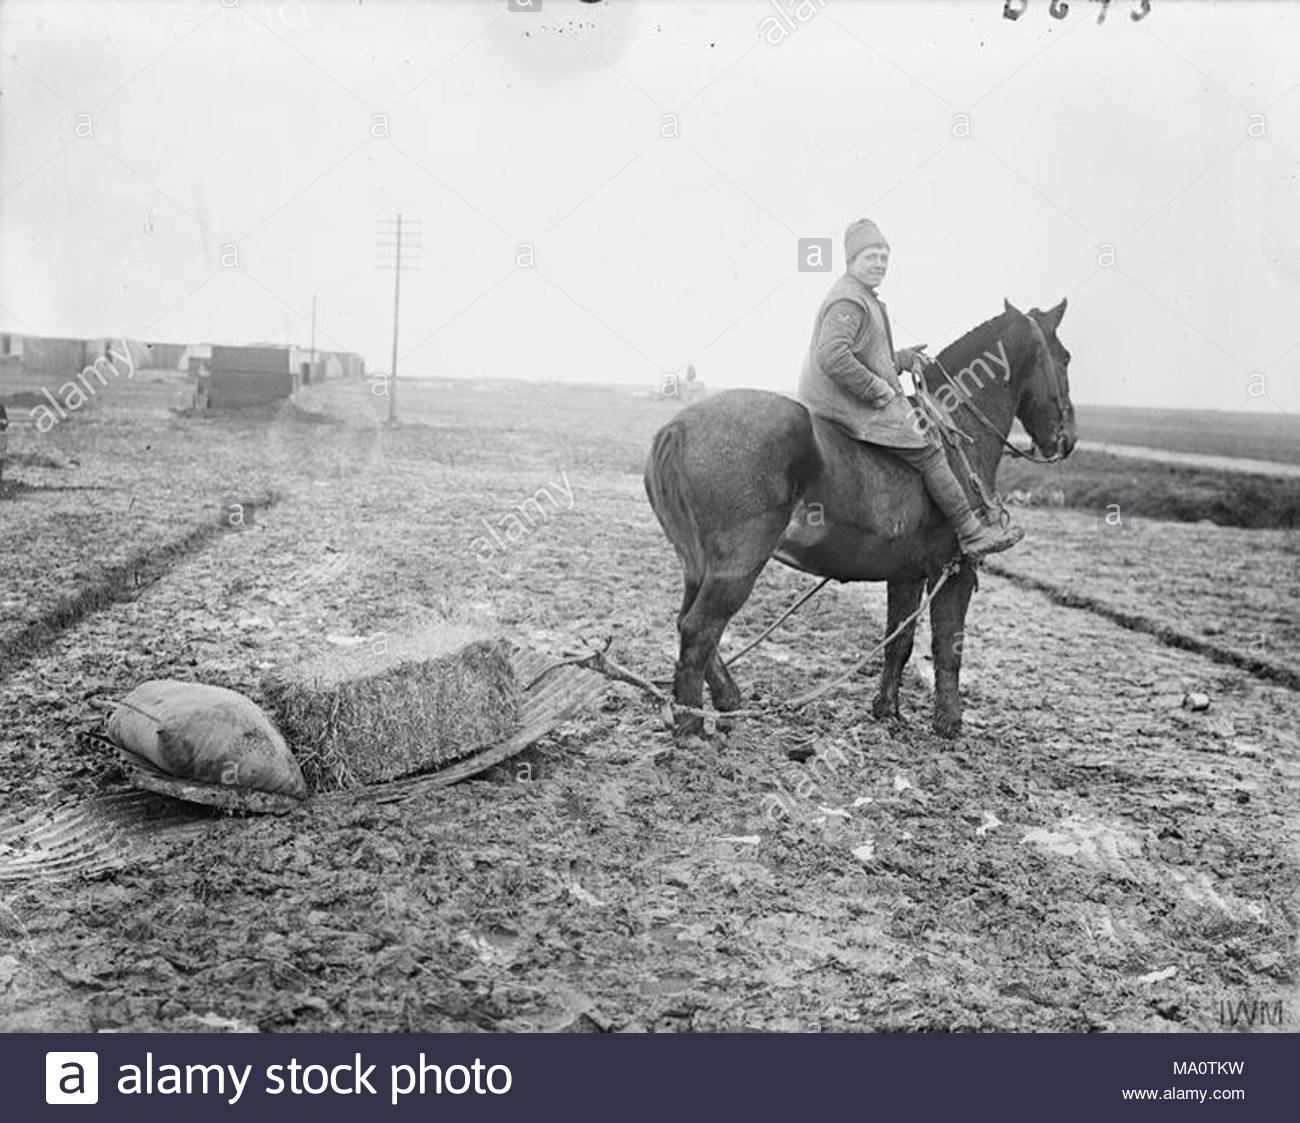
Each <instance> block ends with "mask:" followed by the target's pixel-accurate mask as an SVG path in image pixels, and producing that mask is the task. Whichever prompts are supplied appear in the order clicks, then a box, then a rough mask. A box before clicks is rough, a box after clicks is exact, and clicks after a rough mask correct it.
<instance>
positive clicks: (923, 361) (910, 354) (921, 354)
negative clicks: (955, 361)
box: [898, 343, 934, 374]
mask: <svg viewBox="0 0 1300 1123" xmlns="http://www.w3.org/2000/svg"><path fill="white" fill-rule="evenodd" d="M928 346H929V344H926V343H918V344H916V345H915V346H914V347H904V348H903V349H902V350H901V351H899V353H898V365H899V366H900V367H902V368H903V369H904V370H910V371H911V372H912V373H913V374H922V373H923V372H924V371H925V368H926V367H927V366H929V365H930V364H931V363H932V362H934V360H933V359H932V358H930V356H929V355H927V354H925V349H926V347H928Z"/></svg>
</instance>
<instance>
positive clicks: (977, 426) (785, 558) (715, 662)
mask: <svg viewBox="0 0 1300 1123" xmlns="http://www.w3.org/2000/svg"><path fill="white" fill-rule="evenodd" d="M872 230H873V231H874V227H873V228H872ZM852 233H853V228H850V234H852ZM866 233H867V234H868V235H869V236H871V237H873V238H874V234H873V232H872V231H867V232H866ZM875 233H878V231H875ZM873 245H874V243H873ZM854 260H856V255H852V254H851V255H850V261H851V263H852V262H853V261H854ZM863 272H864V273H865V274H866V280H867V281H870V280H872V279H876V280H878V279H879V276H882V275H883V273H881V272H880V270H879V265H878V263H877V265H876V266H875V267H874V269H872V270H867V269H865V268H864V269H863ZM844 280H845V278H842V279H841V282H843V281H844ZM838 284H840V283H838V282H837V285H838ZM849 293H850V298H851V299H853V300H854V302H856V303H859V304H860V305H861V307H862V314H863V315H864V316H866V315H873V314H874V310H873V309H872V308H871V306H870V303H869V300H868V299H865V298H864V299H863V300H861V301H857V300H856V298H857V296H858V295H860V294H859V293H857V292H855V291H854V290H853V288H852V286H849ZM833 295H836V294H835V292H834V290H833ZM871 295H872V296H874V292H873V291H872V294H871ZM842 305H843V300H828V301H827V302H826V303H825V304H824V305H823V307H822V311H821V313H819V317H818V320H819V324H818V328H817V329H816V330H815V331H814V337H813V344H812V362H813V363H817V362H818V356H819V355H829V354H830V351H829V349H827V348H825V347H819V339H821V338H822V337H823V335H824V334H831V335H834V334H835V333H836V331H837V330H838V331H839V334H841V335H844V336H846V337H860V336H861V335H862V334H863V333H862V331H861V326H862V325H861V321H855V322H850V320H852V317H851V316H849V319H846V320H845V321H844V322H842V323H841V324H839V325H834V324H832V325H831V326H830V327H829V328H826V330H825V332H823V328H824V327H825V324H826V320H827V319H828V313H829V314H830V315H832V316H833V315H841V314H843V315H848V310H847V309H842ZM837 307H838V308H841V309H842V311H840V312H836V309H837ZM1064 315H1065V301H1064V300H1062V301H1061V303H1060V304H1058V305H1057V306H1056V307H1055V308H1053V309H1051V310H1050V311H1047V312H1042V311H1039V310H1038V309H1037V308H1034V309H1031V310H1030V311H1029V312H1028V313H1025V312H1021V311H1020V310H1019V309H1017V308H1014V307H1013V306H1012V305H1011V304H1010V303H1009V302H1005V301H1004V303H1003V311H1002V313H1001V314H1000V315H998V316H995V317H994V318H993V319H991V320H988V321H986V322H985V323H983V324H980V325H979V326H978V327H976V328H974V329H973V330H972V331H970V332H967V334H966V335H964V336H962V338H961V339H959V340H957V341H956V342H955V343H952V344H950V345H949V346H948V347H946V348H944V350H943V351H941V352H940V353H939V355H938V358H937V360H932V361H930V362H929V363H928V365H926V364H925V362H924V356H919V355H917V354H916V353H912V354H910V355H909V354H908V353H907V352H902V353H900V355H899V356H898V357H899V358H902V359H903V360H904V361H905V362H907V361H914V362H915V365H916V366H917V368H918V369H919V370H920V376H919V380H920V383H921V386H922V388H923V389H924V390H925V391H926V393H927V394H929V395H931V398H930V413H929V416H930V417H931V418H936V417H942V416H943V415H946V417H947V419H948V420H949V421H950V422H951V423H952V425H953V426H954V427H955V429H956V430H958V431H960V433H961V434H964V437H959V438H958V439H959V440H964V439H966V438H969V444H968V445H967V446H966V452H965V455H964V456H958V457H957V462H958V464H959V465H961V468H960V471H959V472H956V473H954V472H953V471H951V470H950V469H949V465H948V463H947V462H946V461H945V458H944V456H943V455H942V454H941V453H936V454H934V455H931V453H930V452H928V451H927V448H933V447H934V446H933V442H934V441H935V439H936V437H935V434H936V432H937V430H939V428H940V426H939V425H937V424H935V423H934V421H933V420H931V421H929V422H928V423H927V422H926V420H925V417H924V416H920V415H918V414H917V413H916V412H914V411H915V406H912V407H910V408H909V407H907V406H904V405H903V401H905V399H904V398H903V397H902V395H901V394H900V393H899V392H898V389H897V388H896V387H895V386H894V383H895V382H896V381H897V378H896V374H895V375H894V378H893V379H891V378H890V375H891V374H894V371H893V369H892V364H891V366H890V369H888V370H886V369H881V368H880V364H881V363H882V361H883V358H884V356H883V354H881V353H876V354H874V355H873V354H871V353H869V352H868V351H866V350H863V351H859V352H858V355H859V357H860V358H865V359H867V360H868V363H866V364H862V365H863V366H866V367H867V370H868V371H870V372H872V374H873V376H874V378H875V379H879V380H882V381H883V382H884V383H885V384H886V386H885V388H884V389H881V388H880V387H878V386H877V385H876V382H875V381H873V380H872V379H871V378H864V376H863V375H861V374H858V375H856V377H857V378H858V379H859V385H860V386H861V387H862V388H863V389H865V390H866V391H867V392H868V393H875V394H877V397H878V399H879V405H880V406H888V407H889V408H890V409H892V410H893V411H894V412H895V414H896V415H897V417H896V419H895V420H897V418H901V417H908V418H911V419H912V421H911V422H910V424H911V426H912V428H913V430H914V431H915V432H919V433H924V434H926V440H924V441H919V442H917V443H916V444H915V445H914V446H912V449H911V450H910V451H907V452H904V453H902V455H901V456H900V455H899V454H898V453H899V449H898V448H897V447H893V448H891V447H887V446H885V445H882V444H879V443H868V442H870V441H872V436H871V435H870V434H863V433H861V432H860V431H858V428H859V427H858V426H856V425H855V424H854V415H853V411H852V403H851V401H850V400H849V398H848V397H847V396H845V395H841V400H840V401H839V402H838V403H837V402H835V401H834V400H833V399H834V398H835V396H836V394H837V393H838V390H837V389H836V388H835V387H832V385H831V383H832V380H822V381H820V382H819V381H818V380H817V379H815V378H814V379H813V380H811V381H812V387H811V391H810V386H809V383H810V379H809V377H808V365H807V364H806V365H805V374H804V377H803V378H802V379H801V387H800V391H801V392H800V397H801V398H804V399H805V401H806V402H807V404H804V402H800V401H794V400H792V399H790V398H787V397H784V396H782V395H780V394H775V393H770V392H767V391H761V390H728V391H724V392H721V393H717V394H715V395H713V396H712V397H711V398H708V399H707V400H705V401H702V402H699V403H697V404H696V405H692V406H689V407H688V408H686V409H684V410H682V411H681V412H680V413H679V414H678V415H677V416H676V417H675V418H674V419H673V420H672V421H670V422H668V424H666V425H665V426H664V427H663V428H662V429H660V430H659V432H658V433H657V434H656V435H655V438H654V442H653V445H652V447H651V452H650V458H649V462H648V463H647V465H646V472H645V486H646V493H647V495H648V496H649V498H650V504H651V506H652V507H653V508H654V512H655V515H656V516H657V517H658V519H659V524H660V526H662V527H663V530H664V533H665V534H666V535H667V536H668V539H669V541H670V542H672V544H673V546H674V548H675V549H676V551H677V554H678V557H679V558H680V559H681V562H682V566H683V569H684V570H685V591H684V594H683V597H682V605H681V611H680V612H679V614H678V618H677V627H678V631H679V633H680V638H681V648H680V653H679V658H678V663H677V669H676V674H675V676H674V679H673V697H674V701H675V702H676V703H677V705H678V706H679V707H681V708H682V709H683V710H691V709H694V710H699V709H700V708H701V707H702V705H703V700H704V682H705V681H706V680H707V682H708V685H709V691H710V693H711V695H712V697H713V704H714V706H715V707H716V708H717V710H718V711H719V712H723V713H725V712H727V711H731V710H736V709H739V708H740V706H741V693H740V688H739V687H738V686H737V685H736V683H735V680H734V679H733V678H732V677H731V674H730V672H729V671H728V670H727V667H726V665H725V664H724V663H723V661H722V659H721V657H720V655H719V652H718V644H719V641H720V640H721V638H722V633H723V631H724V629H725V628H726V626H727V623H728V622H729V621H730V620H731V618H732V616H734V615H735V614H736V612H738V611H739V610H740V608H741V606H742V605H743V604H744V603H745V601H746V600H747V599H748V597H749V594H750V592H751V590H752V589H753V587H754V582H755V581H756V580H757V579H758V575H759V574H760V573H761V572H762V570H763V567H764V566H765V565H766V564H767V563H768V560H769V559H771V558H775V559H776V560H777V561H780V562H782V563H784V564H786V565H789V566H792V567H794V568H796V569H800V570H803V571H804V572H806V573H811V574H817V575H820V576H824V577H830V578H833V579H835V580H838V581H886V582H888V584H889V598H888V599H889V607H888V623H887V634H892V633H893V632H895V631H898V635H897V636H895V637H894V638H893V639H892V640H891V641H890V642H889V643H888V644H887V645H886V647H885V662H884V670H883V672H882V676H881V683H880V689H879V692H878V693H877V695H876V698H875V701H874V703H873V705H872V712H873V714H874V715H875V716H876V717H879V718H884V717H891V716H893V717H896V716H897V715H898V688H899V683H900V681H901V679H902V674H903V668H904V666H905V665H906V663H907V660H908V659H909V658H910V656H911V653H912V640H913V633H914V631H915V623H914V621H913V622H912V623H910V624H908V625H907V626H906V627H902V628H901V629H900V625H901V624H902V623H903V622H904V621H906V620H907V618H908V617H909V616H913V615H914V614H915V613H916V611H917V608H918V606H919V605H920V602H921V596H922V592H923V590H924V589H925V587H926V586H927V585H929V586H931V587H935V586H937V585H938V584H939V583H940V575H941V574H942V573H943V572H944V570H945V569H947V568H948V566H949V563H950V562H953V561H954V560H955V559H960V568H958V570H957V572H956V575H955V576H953V577H952V578H951V579H949V580H947V581H946V582H944V583H943V584H942V587H941V588H939V590H938V592H937V593H936V594H935V595H934V598H933V600H932V601H931V602H930V621H931V631H932V636H933V639H932V644H933V646H932V651H933V656H934V671H935V708H934V728H935V730H936V732H938V733H939V734H941V735H942V736H946V737H955V736H956V735H957V734H958V733H959V732H960V730H961V698H960V693H959V689H958V676H959V673H960V669H961V656H962V639H963V635H964V628H965V620H966V610H967V607H968V606H969V603H970V596H971V592H972V591H973V589H974V587H975V565H976V563H977V561H978V559H979V558H980V557H982V556H984V555H985V554H987V553H991V552H993V551H994V550H998V549H1005V548H1007V546H1010V545H1012V544H1014V543H1015V541H1017V540H1018V538H1019V533H1018V532H1011V533H1008V532H1007V531H1006V530H1005V529H1001V528H996V527H990V526H987V525H984V524H982V523H980V522H979V521H978V520H976V519H975V518H974V516H973V515H972V513H971V503H972V502H973V503H975V504H976V505H979V506H983V502H982V500H983V496H985V495H995V494H996V492H995V490H994V488H995V477H996V473H997V468H998V463H999V461H1000V460H1001V458H1002V455H1003V453H1004V452H1005V451H1007V450H1008V449H1010V450H1011V451H1012V452H1017V451H1018V450H1016V449H1014V447H1013V446H1012V445H1011V444H1010V442H1009V441H1008V440H1007V434H1008V433H1009V432H1010V430H1011V425H1012V422H1013V421H1014V420H1015V419H1016V418H1019V419H1020V421H1021V423H1022V424H1023V425H1024V427H1025V430H1026V431H1027V432H1028V433H1029V435H1030V437H1031V438H1032V440H1033V442H1034V445H1035V446H1036V448H1037V449H1038V450H1039V452H1040V453H1041V454H1042V457H1044V458H1046V459H1047V460H1051V461H1056V460H1060V459H1063V458H1064V457H1066V456H1068V455H1069V454H1070V452H1071V450H1072V449H1073V448H1074V442H1075V426H1074V407H1073V405H1072V404H1071V402H1070V396H1069V381H1068V366H1069V361H1070V356H1069V353H1068V352H1067V351H1066V350H1065V348H1064V347H1063V346H1062V345H1061V343H1060V341H1059V340H1058V339H1057V337H1056V332H1057V328H1058V327H1059V325H1060V322H1061V318H1062V317H1063V316H1064ZM886 326H887V321H886ZM865 334H866V336H867V337H869V336H870V334H871V333H870V332H867V333H865ZM916 350H918V351H919V349H916ZM993 356H1000V357H1001V360H1002V363H1003V365H1004V373H1003V372H1000V373H998V374H997V375H996V376H994V377H987V378H981V377H980V376H979V370H980V369H981V368H982V369H983V370H984V371H985V372H986V373H991V367H990V365H989V361H988V359H989V358H991V357H993ZM841 357H842V356H841ZM891 358H892V356H891ZM982 360H983V361H982ZM868 364H869V365H868ZM952 371H957V372H958V374H957V376H956V377H954V376H953V375H952V374H951V373H950V372H952ZM971 376H973V377H971ZM847 381H849V380H847V379H846V380H844V381H840V382H839V383H838V384H837V386H838V388H839V389H843V388H844V386H845V384H846V382H847ZM828 388H829V389H828ZM886 391H888V392H886ZM860 396H862V395H860ZM828 399H830V400H828ZM935 407H938V408H937V413H936V409H935ZM877 408H879V407H877ZM893 429H894V432H899V431H900V430H899V427H898V425H897V424H894V426H893ZM1022 455H1023V454H1022ZM963 460H965V461H966V464H968V465H969V469H970V470H969V472H967V471H966V464H962V461H963ZM936 461H937V462H938V463H937V464H936ZM940 466H941V467H940ZM944 477H946V479H944ZM972 477H973V478H972ZM936 479H938V480H939V481H940V482H939V484H938V486H937V487H936V486H935V480H936ZM948 481H951V483H949V482H948ZM954 486H955V487H956V488H957V489H959V490H960V491H961V494H960V495H956V494H953V493H952V491H953V487H954ZM936 492H937V494H936ZM703 728H704V722H703V718H702V717H701V716H700V715H699V714H698V713H689V712H679V713H678V715H677V719H676V726H675V734H676V735H677V736H687V735H694V734H699V733H702V732H703Z"/></svg>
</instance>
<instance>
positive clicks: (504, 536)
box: [470, 471, 574, 562]
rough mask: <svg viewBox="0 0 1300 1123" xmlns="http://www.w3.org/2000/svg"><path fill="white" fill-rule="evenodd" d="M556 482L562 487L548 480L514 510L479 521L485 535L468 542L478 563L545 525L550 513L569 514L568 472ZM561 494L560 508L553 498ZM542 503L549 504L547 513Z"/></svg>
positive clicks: (570, 490) (570, 487) (569, 487)
mask: <svg viewBox="0 0 1300 1123" xmlns="http://www.w3.org/2000/svg"><path fill="white" fill-rule="evenodd" d="M560 479H561V480H562V481H563V483H562V484H559V483H555V482H554V481H552V482H550V483H547V484H546V485H545V486H544V487H539V488H538V489H537V490H536V491H535V492H533V494H532V495H530V496H529V497H528V498H527V499H525V500H524V501H523V502H522V503H520V504H519V506H518V507H515V508H513V509H511V510H509V511H507V512H506V513H505V514H504V515H501V516H499V517H498V518H497V519H496V520H495V522H489V521H488V520H487V519H486V518H482V519H480V520H479V521H480V522H481V523H482V524H483V527H484V529H485V530H486V531H487V534H486V535H482V534H480V535H478V536H477V537H475V538H474V539H473V540H472V541H471V542H470V546H471V548H472V549H473V550H474V551H475V553H476V554H477V555H478V560H479V561H481V562H489V561H491V560H492V559H493V558H495V557H497V556H498V555H504V554H505V553H506V552H507V551H508V550H509V549H510V547H511V546H513V545H514V544H515V543H517V542H520V541H522V540H523V539H524V538H525V537H526V536H527V535H528V534H530V533H531V532H532V531H533V530H534V529H535V528H536V527H537V526H538V525H539V524H541V523H544V522H546V521H547V519H548V518H550V517H551V515H552V514H558V513H559V512H560V511H561V510H568V511H572V510H573V504H574V499H573V486H572V485H571V484H570V483H569V473H568V472H565V471H561V472H560ZM561 495H562V496H564V498H565V500H566V503H565V506H564V507H563V508H561V506H560V500H559V499H558V498H557V496H561ZM543 500H546V501H548V502H549V503H550V505H551V511H550V512H548V511H547V509H546V507H544V506H543Z"/></svg>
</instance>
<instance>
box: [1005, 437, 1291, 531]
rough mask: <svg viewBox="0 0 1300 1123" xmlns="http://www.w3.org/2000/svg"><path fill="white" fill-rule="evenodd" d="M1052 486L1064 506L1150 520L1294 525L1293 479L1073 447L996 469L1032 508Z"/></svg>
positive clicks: (1041, 502) (1043, 501)
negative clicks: (1057, 456)
mask: <svg viewBox="0 0 1300 1123" xmlns="http://www.w3.org/2000/svg"><path fill="white" fill-rule="evenodd" d="M1054 489H1060V491H1062V492H1064V494H1065V506H1067V507H1074V508H1077V509H1079V510H1088V511H1096V512H1099V513H1100V512H1103V511H1105V510H1106V508H1107V506H1108V505H1109V504H1113V503H1118V504H1119V505H1120V507H1121V509H1122V510H1124V511H1125V512H1126V513H1129V514H1132V515H1138V516H1141V517H1144V518H1150V519H1171V520H1174V521H1177V522H1200V521H1201V520H1202V519H1209V520H1210V521H1212V522H1214V523H1217V524H1218V525H1219V526H1238V527H1244V528H1246V529H1248V530H1278V529H1285V530H1290V529H1294V528H1295V527H1296V526H1300V480H1294V479H1280V478H1273V477H1270V476H1252V475H1245V474H1243V473H1239V472H1216V471H1210V470H1206V469H1204V468H1187V467H1183V466H1181V465H1175V464H1158V463H1155V462H1152V461H1145V460H1132V459H1129V458H1126V457H1118V456H1108V455H1106V454H1105V453H1099V452H1078V451H1077V452H1075V453H1074V454H1073V455H1072V456H1071V457H1070V458H1069V459H1068V460H1066V461H1063V462H1062V463H1061V464H1057V465H1040V464H1030V463H1027V462H1025V461H1023V460H1005V461H1003V463H1002V467H1001V468H1000V470H999V471H998V490H999V491H1001V492H1002V493H1003V494H1006V493H1007V492H1010V491H1015V490H1020V491H1027V492H1029V493H1030V495H1031V497H1032V498H1031V502H1032V503H1033V505H1034V506H1046V505H1047V496H1048V494H1049V493H1050V492H1051V491H1053V490H1054Z"/></svg>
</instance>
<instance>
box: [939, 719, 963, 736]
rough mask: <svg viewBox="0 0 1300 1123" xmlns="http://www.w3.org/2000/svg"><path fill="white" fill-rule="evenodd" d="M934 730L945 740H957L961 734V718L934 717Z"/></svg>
mask: <svg viewBox="0 0 1300 1123" xmlns="http://www.w3.org/2000/svg"><path fill="white" fill-rule="evenodd" d="M934 731H935V732H936V733H937V734H938V735H939V736H940V737H943V738H944V739H945V740H948V741H955V740H956V739H957V738H958V737H960V736H961V718H940V717H937V718H935V719H934Z"/></svg>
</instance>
